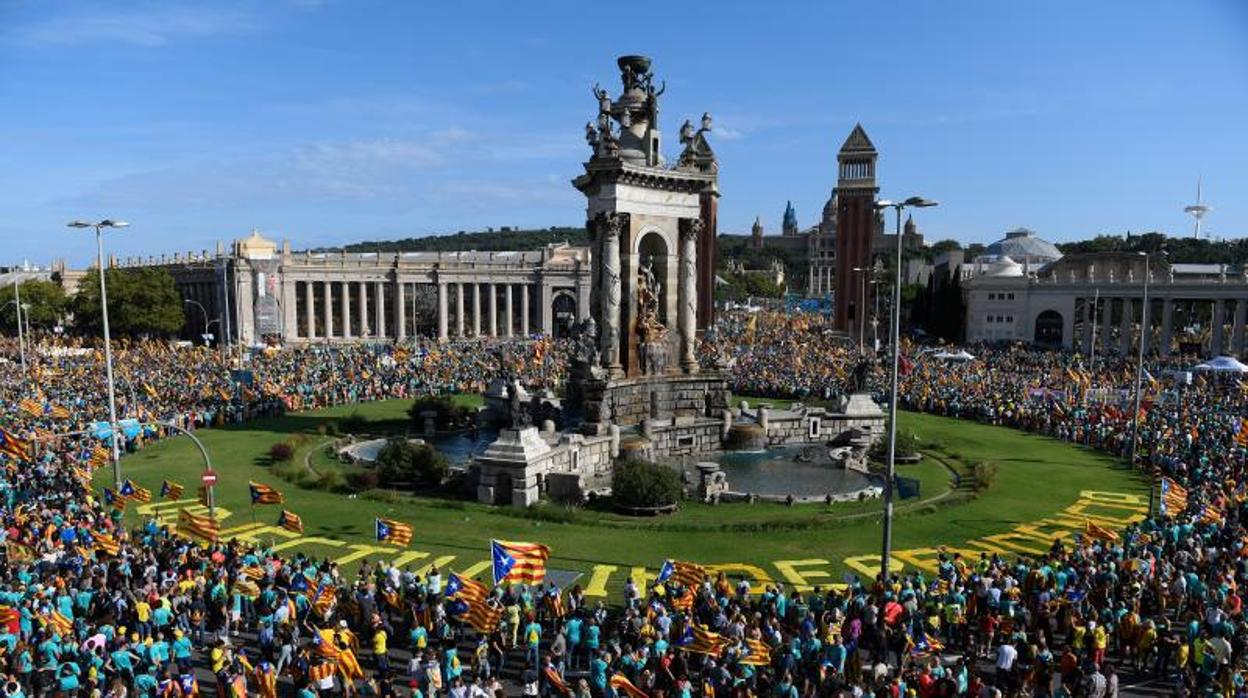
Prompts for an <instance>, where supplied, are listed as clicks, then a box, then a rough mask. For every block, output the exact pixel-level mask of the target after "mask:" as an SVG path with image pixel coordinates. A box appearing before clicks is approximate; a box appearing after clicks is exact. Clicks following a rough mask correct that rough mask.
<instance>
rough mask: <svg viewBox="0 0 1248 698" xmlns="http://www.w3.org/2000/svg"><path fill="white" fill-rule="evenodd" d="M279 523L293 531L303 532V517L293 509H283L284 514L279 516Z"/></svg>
mask: <svg viewBox="0 0 1248 698" xmlns="http://www.w3.org/2000/svg"><path fill="white" fill-rule="evenodd" d="M277 525H278V526H281V527H282V528H284V529H286V530H287V531H292V532H294V533H303V519H301V518H299V515H298V514H296V513H295V512H293V511H287V510H285V509H283V510H282V515H281V516H279V517H277Z"/></svg>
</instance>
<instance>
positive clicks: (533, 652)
mask: <svg viewBox="0 0 1248 698" xmlns="http://www.w3.org/2000/svg"><path fill="white" fill-rule="evenodd" d="M541 642H542V625H541V623H538V622H537V619H536V618H530V620H529V624H528V625H526V626H524V660H525V661H526V662H528V664H529V666H531V667H536V666H537V663H538V661H539V660H540V659H541V657H540V656H539V655H538V647H539V646H540V645H541Z"/></svg>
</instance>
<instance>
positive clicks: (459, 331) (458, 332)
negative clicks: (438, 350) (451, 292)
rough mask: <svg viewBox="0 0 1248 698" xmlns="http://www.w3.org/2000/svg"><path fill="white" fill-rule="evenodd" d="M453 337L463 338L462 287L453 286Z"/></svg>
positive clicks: (458, 285) (459, 285)
mask: <svg viewBox="0 0 1248 698" xmlns="http://www.w3.org/2000/svg"><path fill="white" fill-rule="evenodd" d="M455 336H456V337H460V338H461V339H462V338H463V336H464V285H463V284H462V283H460V284H455Z"/></svg>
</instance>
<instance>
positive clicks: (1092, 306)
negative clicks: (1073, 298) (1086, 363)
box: [1083, 298, 1096, 356]
mask: <svg viewBox="0 0 1248 698" xmlns="http://www.w3.org/2000/svg"><path fill="white" fill-rule="evenodd" d="M1095 325H1096V299H1095V298H1084V299H1083V353H1084V354H1087V355H1088V356H1091V355H1092V328H1093V326H1095Z"/></svg>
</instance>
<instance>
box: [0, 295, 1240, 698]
mask: <svg viewBox="0 0 1248 698" xmlns="http://www.w3.org/2000/svg"><path fill="white" fill-rule="evenodd" d="M829 330H830V328H829V327H828V325H827V322H826V320H825V319H823V318H822V317H820V316H817V315H786V314H781V313H752V314H750V313H743V314H734V315H729V316H726V317H723V318H721V320H720V322H719V323H718V324H717V326H716V328H715V331H714V332H713V333H711V336H709V337H708V338H707V340H706V341H705V342H704V343H703V347H702V350H701V351H702V356H703V357H704V359H705V361H706V363H707V365H712V364H713V365H718V366H726V367H728V369H727V370H729V371H730V372H731V378H732V381H733V385H734V389H735V390H736V391H738V392H741V393H746V394H751V395H761V396H775V397H794V398H801V399H805V400H809V399H821V398H829V397H832V396H833V395H835V394H837V393H839V392H842V391H844V390H846V389H847V388H848V383H847V381H849V380H850V378H849V376H850V374H851V373H852V372H853V371H852V369H853V366H854V365H855V364H857V363H858V362H859V361H861V360H864V359H866V360H869V359H870V356H860V355H859V354H858V353H857V348H856V346H853V345H852V344H847V343H846V342H845V340H844V339H843V338H838V337H837V336H836V335H835V334H834V333H832V332H830V331H829ZM569 350H570V347H569V346H567V345H566V344H565V343H563V342H560V341H552V340H537V341H529V340H498V341H495V342H486V343H473V344H471V346H461V345H458V344H449V345H436V344H427V345H426V344H417V345H407V346H399V347H392V346H358V347H338V348H333V349H329V348H324V347H313V348H287V349H282V350H272V351H259V352H256V353H254V354H253V355H252V356H251V357H250V359H249V360H248V361H246V362H245V363H244V364H243V365H242V366H241V367H240V366H235V365H232V364H231V363H230V362H229V360H228V359H226V358H223V357H222V356H221V355H220V354H219V353H217V352H214V351H208V350H205V349H203V348H181V349H174V348H170V347H168V346H167V345H164V344H160V343H154V342H136V343H133V344H129V345H124V344H122V345H119V346H118V347H117V348H116V351H115V352H114V358H115V363H116V375H117V378H116V384H117V387H118V396H117V397H118V403H119V404H118V412H119V414H120V415H121V416H137V417H140V418H143V419H145V420H148V421H151V420H159V421H172V422H174V423H177V424H179V425H180V426H184V427H186V428H198V427H202V426H207V425H213V424H221V423H226V422H233V421H241V420H246V419H250V418H252V417H254V416H257V415H259V414H267V413H272V412H275V411H279V410H283V409H311V408H315V407H322V406H327V405H332V404H339V403H344V402H354V401H364V400H376V399H385V398H402V397H411V396H414V395H417V394H421V393H425V392H447V391H479V390H482V389H484V387H485V385H486V384H488V382H489V381H490V380H492V379H493V378H495V377H498V376H500V375H503V374H508V375H513V374H514V375H518V376H519V377H520V379H521V380H522V381H523V382H524V383H526V384H527V385H530V386H537V387H551V388H554V387H557V386H558V384H559V382H560V381H562V380H563V378H564V367H565V366H566V359H567V354H568V351H569ZM904 351H905V354H906V357H905V361H904V362H903V368H904V370H903V373H904V375H903V377H902V384H901V397H900V401H901V404H902V406H904V407H906V408H908V409H916V410H922V411H926V412H932V413H936V414H943V415H948V416H953V417H957V418H962V419H973V420H978V421H982V422H987V423H992V424H998V425H1002V426H1007V427H1012V428H1017V429H1025V430H1029V431H1034V432H1039V433H1044V434H1048V435H1051V436H1054V437H1056V438H1060V439H1065V440H1069V441H1075V442H1078V443H1082V444H1087V445H1089V446H1092V447H1094V448H1099V449H1103V450H1105V451H1108V452H1111V453H1117V454H1121V453H1123V452H1124V451H1125V450H1126V449H1128V448H1129V443H1130V437H1131V430H1132V424H1133V416H1138V418H1139V422H1138V423H1139V433H1138V447H1137V451H1138V454H1139V459H1138V460H1139V463H1140V467H1141V468H1142V469H1143V470H1144V471H1145V472H1146V473H1149V474H1150V476H1151V473H1152V472H1153V471H1154V470H1155V471H1156V473H1157V478H1158V481H1161V480H1162V479H1164V481H1165V482H1166V483H1167V487H1168V489H1167V492H1166V495H1165V496H1164V497H1160V498H1159V499H1160V501H1162V502H1164V503H1165V506H1164V507H1162V509H1161V510H1159V511H1158V512H1156V514H1155V515H1152V516H1150V517H1148V518H1147V519H1146V520H1145V521H1143V522H1141V523H1139V524H1136V525H1133V526H1130V527H1128V528H1127V529H1125V530H1122V531H1116V532H1115V531H1102V532H1101V533H1100V534H1098V535H1095V536H1093V535H1086V536H1076V537H1073V538H1066V539H1061V540H1054V541H1053V542H1052V546H1051V548H1050V549H1049V550H1048V552H1047V553H1046V554H1045V555H1043V556H1030V557H1018V558H1005V557H1000V556H997V555H993V554H989V553H984V554H982V555H976V556H970V557H968V556H967V555H965V554H963V553H958V552H950V553H947V554H942V555H941V556H940V557H939V560H938V562H937V566H936V572H934V573H928V572H923V571H921V570H908V569H903V570H900V571H898V572H896V573H895V574H894V575H893V576H891V577H890V578H888V579H883V578H875V579H854V580H852V581H848V582H847V583H846V584H838V585H834V586H828V587H822V588H821V587H815V588H812V589H804V588H803V589H796V588H792V587H789V586H787V585H785V584H780V583H774V584H771V585H769V586H767V587H766V588H764V589H757V588H752V587H751V586H750V583H749V582H748V581H745V580H741V579H735V578H730V577H728V576H726V575H724V574H722V573H718V574H716V573H708V572H707V571H706V570H705V569H703V568H701V567H699V566H698V565H696V564H693V563H689V562H676V563H674V564H672V565H669V566H667V567H668V568H670V569H668V568H665V570H664V573H662V574H660V580H661V581H659V582H656V583H655V584H653V585H651V586H649V587H646V588H638V587H636V586H634V584H633V583H632V582H631V581H629V582H628V583H627V585H626V587H625V589H624V592H623V596H622V597H621V598H612V599H610V600H609V603H605V604H604V603H601V602H592V603H591V602H588V601H587V600H586V598H585V597H584V595H583V593H582V592H581V590H580V589H579V588H577V587H572V588H568V589H558V588H556V587H555V586H554V585H553V584H551V583H543V584H539V585H531V586H526V585H504V586H500V587H498V588H495V589H492V590H490V591H489V592H488V593H489V595H490V597H491V600H490V601H489V602H488V605H489V607H490V608H492V609H494V614H493V616H492V617H491V618H490V619H488V622H485V623H484V624H483V623H482V621H481V618H480V617H479V616H477V615H475V614H465V613H464V610H465V609H464V606H463V604H462V603H461V602H460V596H458V595H457V594H456V593H452V594H450V595H448V593H447V591H448V588H459V587H460V586H461V584H460V582H461V581H462V580H458V578H455V577H454V576H453V575H452V573H451V572H450V571H448V570H438V569H436V568H426V569H423V570H415V569H413V568H406V567H405V568H399V567H394V566H390V565H389V564H388V563H386V562H365V563H363V564H361V565H359V566H358V568H356V569H354V570H352V571H346V570H341V569H339V568H337V567H336V566H335V565H334V564H333V563H331V562H328V561H324V560H315V559H308V558H305V557H302V556H296V557H293V558H290V557H281V556H279V555H276V554H273V553H272V552H270V551H267V550H265V549H264V548H262V547H258V545H257V544H255V543H251V542H243V541H238V540H231V541H222V542H217V543H208V544H205V543H204V542H203V541H196V540H192V539H188V538H185V537H183V536H181V535H179V534H178V533H177V532H176V531H174V530H171V529H169V528H166V527H163V526H161V525H159V524H158V523H157V522H155V521H145V522H141V523H140V524H139V526H138V527H137V528H131V527H128V526H127V525H126V524H127V520H126V519H124V518H123V517H122V516H121V515H120V513H119V512H118V511H117V510H115V509H112V508H110V507H108V506H106V505H105V504H104V503H103V502H102V501H101V500H100V498H99V497H98V495H97V494H96V493H95V492H94V491H93V490H92V488H91V485H90V470H91V468H92V467H93V466H95V465H98V464H99V460H98V456H97V452H98V448H97V447H98V446H99V441H98V439H96V438H95V437H94V436H93V435H92V434H91V433H90V432H91V429H90V425H91V424H92V423H93V422H96V421H99V420H101V419H106V418H107V396H106V392H105V386H104V384H103V381H102V380H101V376H102V373H103V372H102V370H101V361H102V358H101V356H100V353H99V352H97V351H94V350H92V349H91V348H90V347H89V346H76V345H67V344H65V343H53V342H51V341H45V342H42V343H40V344H38V345H37V346H33V347H30V348H29V351H28V357H29V362H28V366H27V368H26V371H25V372H24V373H23V371H22V369H21V366H20V364H19V362H18V360H17V356H18V349H17V347H16V346H15V344H14V343H6V344H4V345H3V346H0V355H3V356H4V357H5V358H7V359H8V361H7V362H0V405H2V408H0V429H3V432H0V459H3V463H2V464H3V472H2V473H0V522H2V523H3V529H4V531H3V533H2V534H0V536H2V537H3V542H4V547H3V552H4V554H5V560H4V564H3V566H2V567H0V671H2V673H3V674H4V680H3V685H0V694H3V695H7V696H26V695H31V696H42V695H66V696H92V695H105V696H130V695H138V696H189V695H199V694H200V693H203V694H208V693H212V692H216V693H217V694H218V695H224V696H236V695H259V696H277V695H298V696H300V698H304V697H306V696H317V695H321V696H324V695H418V696H422V697H424V696H435V695H436V696H442V695H449V696H452V697H453V698H478V697H480V696H491V697H493V696H498V695H525V696H537V695H541V696H566V695H575V696H576V697H577V698H583V697H589V696H593V697H595V698H600V697H603V696H606V697H610V698H614V697H616V696H627V698H644V697H645V696H653V697H655V698H658V697H659V696H677V697H678V698H690V697H691V696H693V695H694V694H698V695H701V696H703V697H704V698H705V697H711V696H714V697H716V698H724V697H726V696H746V695H774V696H779V697H781V698H797V696H803V697H805V696H817V695H819V696H821V695H855V696H858V695H866V694H871V695H879V696H893V697H896V698H900V697H901V696H903V695H917V696H920V697H921V698H932V697H937V696H976V697H977V698H978V697H979V696H992V695H997V694H1009V695H1034V696H1068V695H1079V696H1091V697H1092V698H1102V697H1104V696H1113V695H1117V694H1118V693H1119V692H1120V691H1121V692H1126V686H1125V684H1124V685H1120V682H1119V677H1120V676H1124V677H1131V678H1130V680H1131V681H1132V682H1133V684H1136V685H1144V686H1149V687H1152V689H1153V690H1155V691H1159V692H1173V693H1176V694H1179V695H1189V694H1192V693H1200V694H1202V695H1205V694H1208V695H1212V694H1219V695H1223V696H1234V695H1240V694H1242V693H1245V687H1244V684H1245V678H1246V677H1248V674H1245V667H1244V658H1245V657H1244V650H1245V645H1246V644H1248V623H1245V618H1244V615H1243V608H1242V605H1243V604H1242V596H1241V595H1240V594H1239V593H1238V592H1239V584H1241V583H1244V582H1245V581H1248V567H1246V562H1245V561H1246V559H1248V536H1246V535H1245V531H1244V528H1243V527H1242V526H1241V507H1242V503H1243V502H1244V501H1245V499H1246V498H1248V496H1246V494H1245V490H1244V486H1243V485H1242V484H1241V483H1242V482H1243V475H1244V473H1243V469H1244V464H1245V455H1246V454H1245V443H1244V442H1246V441H1248V430H1245V429H1243V428H1242V425H1243V421H1242V420H1243V415H1244V414H1245V406H1246V405H1245V391H1244V390H1242V389H1241V388H1242V387H1243V386H1242V385H1241V384H1240V383H1239V382H1238V380H1236V379H1229V378H1219V377H1212V376H1211V377H1197V378H1196V379H1195V380H1194V381H1192V382H1191V384H1190V385H1189V384H1185V383H1183V384H1176V383H1175V382H1174V381H1172V380H1171V379H1170V377H1169V376H1170V371H1171V370H1172V369H1178V368H1183V367H1184V366H1185V365H1190V362H1189V364H1183V363H1181V362H1178V361H1176V362H1175V363H1173V364H1160V363H1153V364H1150V365H1149V367H1148V377H1147V379H1146V381H1145V395H1144V399H1143V400H1142V409H1141V410H1140V412H1139V413H1138V414H1137V413H1135V411H1134V409H1132V408H1133V403H1132V401H1131V400H1130V386H1131V383H1132V381H1133V378H1134V374H1133V372H1132V366H1131V364H1130V362H1128V361H1123V360H1120V359H1118V358H1115V357H1103V358H1098V359H1096V360H1095V361H1092V360H1090V359H1088V358H1086V357H1081V356H1079V355H1076V354H1072V353H1069V352H1061V351H1040V350H1036V349H1032V348H1025V347H974V348H972V351H973V353H975V354H976V356H977V359H976V360H973V361H968V362H957V363H954V362H948V361H946V360H942V359H937V358H934V355H933V354H932V353H931V352H929V351H926V350H925V349H924V348H923V347H920V346H918V345H910V344H907V345H905V347H904ZM231 369H238V370H242V371H244V372H246V373H245V374H239V373H232V372H231ZM887 378H888V374H887V368H886V366H885V364H884V362H879V363H877V364H876V367H875V369H874V371H873V372H872V374H871V378H870V384H871V386H874V389H875V390H877V391H878V392H879V393H881V394H883V392H884V390H883V386H884V385H886V381H887ZM64 434H76V435H69V436H64ZM161 436H163V431H162V430H161V429H160V428H159V427H157V428H154V429H153V430H151V431H143V432H140V433H139V434H137V435H135V436H133V437H128V438H127V439H126V440H125V446H126V448H127V449H135V448H141V447H142V445H143V443H144V441H145V440H148V439H152V438H160V437H161ZM28 440H29V441H30V442H32V443H34V444H35V447H34V448H33V449H29V450H27V449H25V448H24V446H23V444H24V443H25V442H26V441H28ZM131 523H132V522H131ZM418 571H419V572H420V573H419V574H418V573H417V572H418ZM487 615H488V614H487Z"/></svg>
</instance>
